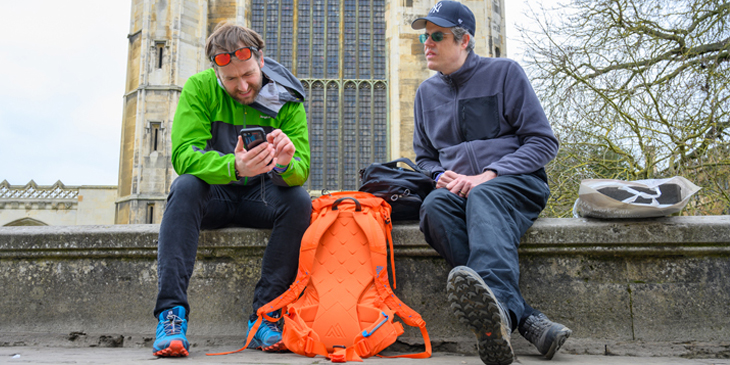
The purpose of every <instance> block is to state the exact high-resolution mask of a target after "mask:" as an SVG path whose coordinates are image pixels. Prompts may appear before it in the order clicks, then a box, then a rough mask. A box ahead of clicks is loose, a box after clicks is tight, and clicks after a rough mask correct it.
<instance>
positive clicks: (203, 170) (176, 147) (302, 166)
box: [172, 58, 309, 186]
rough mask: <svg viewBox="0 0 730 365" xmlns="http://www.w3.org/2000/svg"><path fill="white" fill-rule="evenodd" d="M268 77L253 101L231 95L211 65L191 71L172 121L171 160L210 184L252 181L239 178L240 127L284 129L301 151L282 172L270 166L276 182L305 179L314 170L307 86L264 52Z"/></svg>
mask: <svg viewBox="0 0 730 365" xmlns="http://www.w3.org/2000/svg"><path fill="white" fill-rule="evenodd" d="M262 72H263V73H264V77H263V83H264V85H263V86H262V87H261V91H260V93H259V95H258V96H257V97H256V100H255V102H254V103H252V104H251V105H243V104H241V103H239V102H237V101H236V100H234V99H233V98H231V97H230V95H228V92H226V90H225V89H224V88H223V86H222V85H220V84H219V82H218V78H217V77H216V75H215V72H214V70H213V69H212V68H210V69H207V70H205V71H202V72H199V73H197V74H195V75H193V76H191V77H190V78H189V79H188V80H187V82H185V86H184V87H183V90H182V94H181V95H180V101H179V102H178V106H177V110H176V111H175V119H174V121H173V124H172V166H173V168H174V169H175V172H177V173H178V175H183V174H190V175H194V176H197V177H198V178H200V179H201V180H203V181H205V182H207V183H208V184H229V183H234V184H242V185H246V184H248V182H249V180H250V178H246V177H244V178H241V179H240V180H239V179H237V178H236V170H235V155H234V149H235V147H236V143H237V142H238V135H239V131H240V130H241V129H242V128H246V127H262V128H263V129H264V130H265V131H266V132H267V133H269V132H271V131H273V130H274V129H281V130H282V131H283V132H284V133H286V135H287V136H288V137H289V139H290V140H291V141H292V143H294V147H295V148H296V152H295V153H294V158H293V159H292V160H291V163H289V167H288V168H287V169H286V171H284V172H283V173H281V174H278V173H276V172H273V171H272V172H269V173H268V175H269V177H270V178H271V179H272V180H273V182H274V183H275V184H277V185H281V186H297V185H303V184H304V182H305V181H307V177H308V176H309V133H308V131H307V116H306V113H305V111H304V105H303V104H302V102H303V101H304V89H303V88H302V85H301V83H300V82H299V80H297V78H296V77H294V75H292V74H291V73H290V72H289V71H288V70H287V69H286V68H284V67H283V66H281V65H280V64H278V63H277V62H276V61H274V60H272V59H270V58H264V67H263V68H262Z"/></svg>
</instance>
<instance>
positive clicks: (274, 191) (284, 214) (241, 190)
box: [154, 175, 312, 318]
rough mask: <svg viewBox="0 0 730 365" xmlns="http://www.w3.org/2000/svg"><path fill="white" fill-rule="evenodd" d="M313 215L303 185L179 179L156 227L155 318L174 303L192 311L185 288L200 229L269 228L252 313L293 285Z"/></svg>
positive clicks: (171, 191)
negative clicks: (221, 183) (240, 183)
mask: <svg viewBox="0 0 730 365" xmlns="http://www.w3.org/2000/svg"><path fill="white" fill-rule="evenodd" d="M261 184H263V188H262V186H261ZM262 194H263V195H262ZM262 196H263V198H265V199H262ZM264 200H265V201H264ZM311 212H312V202H311V198H310V197H309V194H308V193H307V191H306V190H305V189H304V188H302V187H301V186H296V187H282V186H277V185H274V184H273V183H272V182H271V180H270V179H268V178H263V179H256V180H255V181H254V183H253V184H252V185H247V186H241V185H209V184H207V183H206V182H204V181H203V180H200V179H199V178H197V177H195V176H192V175H181V176H179V177H178V178H177V179H175V181H174V182H173V183H172V186H171V187H170V194H169V195H168V197H167V206H166V208H165V214H164V216H163V218H162V223H161V225H160V235H159V242H158V246H157V275H158V293H157V303H156V305H155V309H154V315H155V318H156V317H157V316H158V315H159V313H160V312H162V311H164V310H165V309H168V308H172V307H175V306H178V305H179V306H183V307H184V308H185V310H186V313H190V305H189V304H188V297H187V289H188V284H189V282H190V276H191V275H192V274H193V267H194V264H195V256H196V253H197V250H198V236H199V235H200V230H201V229H216V228H223V227H231V226H233V227H250V228H268V229H271V230H272V231H271V237H270V238H269V243H268V244H267V246H266V249H265V251H264V257H263V259H262V263H261V278H260V279H259V281H258V283H257V284H256V288H255V289H254V301H253V312H254V313H255V311H256V310H257V309H258V308H259V307H260V306H262V305H264V304H266V303H268V302H269V301H271V300H273V299H274V298H276V297H277V296H279V295H281V294H282V293H283V292H284V291H286V289H288V288H289V285H291V283H292V282H293V281H294V278H295V277H296V273H297V269H298V266H299V247H300V244H301V241H302V236H303V235H304V231H306V230H307V227H309V220H310V214H311ZM244 310H245V309H244Z"/></svg>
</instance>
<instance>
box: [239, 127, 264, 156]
mask: <svg viewBox="0 0 730 365" xmlns="http://www.w3.org/2000/svg"><path fill="white" fill-rule="evenodd" d="M241 138H242V139H243V145H244V147H246V150H247V151H249V150H251V149H252V148H254V147H256V146H258V145H259V144H261V143H263V142H265V141H266V133H265V132H264V130H263V128H244V129H241Z"/></svg>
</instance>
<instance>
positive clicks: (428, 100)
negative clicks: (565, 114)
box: [413, 51, 558, 177]
mask: <svg viewBox="0 0 730 365" xmlns="http://www.w3.org/2000/svg"><path fill="white" fill-rule="evenodd" d="M414 111H415V128H414V132H413V149H414V150H415V152H416V162H417V164H418V165H419V166H420V167H422V168H424V169H427V170H430V171H432V173H433V175H434V177H435V176H436V175H437V174H438V173H440V172H443V171H445V170H452V171H454V172H457V173H460V174H464V175H477V174H481V173H482V172H484V171H486V170H488V169H489V170H494V171H496V172H497V174H498V175H515V174H526V173H533V172H538V170H541V169H542V168H543V167H544V166H545V165H546V164H547V163H548V162H550V160H552V159H553V158H555V156H556V155H557V152H558V140H557V138H555V135H554V134H553V131H552V128H550V123H549V122H548V120H547V117H546V116H545V112H544V111H543V109H542V106H541V105H540V101H539V100H538V99H537V95H535V91H534V90H533V89H532V86H531V85H530V82H529V80H528V79H527V75H526V74H525V72H524V70H523V69H522V67H520V65H519V64H518V63H517V62H515V61H513V60H510V59H506V58H485V57H479V56H478V55H477V54H475V53H474V52H473V51H471V52H469V54H468V56H467V58H466V61H465V62H464V65H462V66H461V68H459V70H457V71H456V72H454V73H452V74H450V75H444V74H442V73H440V72H439V73H437V74H436V75H434V76H432V77H430V78H429V79H427V80H426V81H424V82H423V83H422V84H421V86H419V88H418V91H417V92H416V100H415V105H414ZM542 175H544V173H543V174H542Z"/></svg>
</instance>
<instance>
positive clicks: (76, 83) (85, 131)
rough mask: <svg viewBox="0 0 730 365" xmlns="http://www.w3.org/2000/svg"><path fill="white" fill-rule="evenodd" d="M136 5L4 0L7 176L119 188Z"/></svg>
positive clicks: (1, 55) (511, 39) (1, 63)
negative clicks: (130, 40) (131, 27)
mask: <svg viewBox="0 0 730 365" xmlns="http://www.w3.org/2000/svg"><path fill="white" fill-rule="evenodd" d="M551 1H553V0H551ZM505 2H506V4H505V6H506V8H505V12H506V15H505V17H506V20H507V23H508V26H507V37H508V44H507V50H508V56H509V57H511V58H515V59H517V60H518V61H520V59H519V53H518V50H519V47H518V45H517V44H516V43H515V42H516V40H517V39H518V38H517V34H516V31H515V30H514V24H515V22H517V23H523V24H524V21H523V19H524V18H523V17H522V16H521V15H520V14H521V12H522V8H523V7H524V0H506V1H505ZM548 2H549V1H548ZM130 10H131V2H130V1H129V0H111V1H110V0H104V1H101V0H69V1H58V0H36V1H2V4H1V5H0V181H2V180H7V181H8V182H9V183H10V184H11V185H25V184H27V183H28V182H29V181H30V180H31V179H32V180H34V181H35V182H36V183H37V184H39V185H51V184H53V183H55V182H56V181H58V180H61V182H63V183H64V184H65V185H117V177H118V173H119V143H120V133H121V120H122V102H123V100H122V96H123V95H124V80H125V78H126V67H127V49H128V44H129V43H128V41H127V34H128V33H129V22H130Z"/></svg>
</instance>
